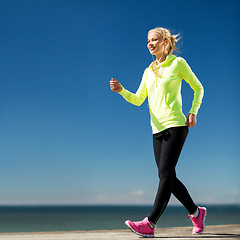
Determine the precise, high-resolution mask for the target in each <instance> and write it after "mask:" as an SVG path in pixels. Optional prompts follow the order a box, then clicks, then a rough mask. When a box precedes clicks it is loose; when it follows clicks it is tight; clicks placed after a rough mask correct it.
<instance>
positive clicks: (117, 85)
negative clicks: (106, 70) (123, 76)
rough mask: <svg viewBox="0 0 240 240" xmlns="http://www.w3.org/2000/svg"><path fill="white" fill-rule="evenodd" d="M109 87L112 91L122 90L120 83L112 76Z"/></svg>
mask: <svg viewBox="0 0 240 240" xmlns="http://www.w3.org/2000/svg"><path fill="white" fill-rule="evenodd" d="M110 88H111V90H112V91H113V92H121V91H122V85H121V84H120V83H119V82H118V81H117V80H115V79H114V78H112V79H111V81H110Z"/></svg>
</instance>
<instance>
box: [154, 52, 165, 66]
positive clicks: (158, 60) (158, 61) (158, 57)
mask: <svg viewBox="0 0 240 240" xmlns="http://www.w3.org/2000/svg"><path fill="white" fill-rule="evenodd" d="M166 58H167V55H166V54H163V55H160V56H157V55H156V62H157V63H158V64H160V63H162V62H164V61H165V60H166Z"/></svg>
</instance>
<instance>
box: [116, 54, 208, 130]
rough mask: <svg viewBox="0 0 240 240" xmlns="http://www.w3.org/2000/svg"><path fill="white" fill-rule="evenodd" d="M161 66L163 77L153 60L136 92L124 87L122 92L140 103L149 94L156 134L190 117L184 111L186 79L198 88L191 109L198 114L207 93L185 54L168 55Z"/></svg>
mask: <svg viewBox="0 0 240 240" xmlns="http://www.w3.org/2000/svg"><path fill="white" fill-rule="evenodd" d="M158 70H159V73H160V75H161V78H160V77H157V76H156V74H155V73H154V72H153V70H152V65H151V64H150V66H149V67H148V68H146V69H145V71H144V74H143V77H142V81H141V84H140V86H139V88H138V90H137V92H136V93H135V94H134V93H131V92H129V91H128V90H126V89H125V88H124V87H122V90H121V92H119V94H121V95H122V96H123V97H124V98H125V99H126V100H127V101H128V102H130V103H132V104H134V105H137V106H140V105H141V104H142V103H143V102H144V100H145V99H146V97H147V96H148V105H149V112H150V116H151V126H152V132H153V134H154V133H158V132H161V131H163V130H165V129H167V128H170V127H177V126H185V124H186V117H185V116H184V114H183V113H182V96H181V85H182V79H184V80H185V81H186V82H187V83H189V85H190V86H191V88H192V89H193V90H194V99H193V102H192V108H191V110H190V111H189V112H190V113H193V114H195V115H197V113H198V109H199V108H200V105H201V103H202V98H203V93H204V90H203V86H202V84H201V83H200V81H199V80H198V79H197V77H196V76H195V74H194V73H193V72H192V70H191V68H190V67H189V65H188V64H187V62H186V61H185V60H184V59H183V58H182V57H176V56H175V55H168V56H167V58H166V60H165V61H164V62H162V64H161V67H160V66H159V67H158Z"/></svg>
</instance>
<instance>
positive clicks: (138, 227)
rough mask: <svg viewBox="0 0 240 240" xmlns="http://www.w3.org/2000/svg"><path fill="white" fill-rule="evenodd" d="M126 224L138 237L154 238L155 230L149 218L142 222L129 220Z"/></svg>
mask: <svg viewBox="0 0 240 240" xmlns="http://www.w3.org/2000/svg"><path fill="white" fill-rule="evenodd" d="M125 224H126V225H127V226H128V227H129V229H130V230H132V231H133V232H134V233H136V234H137V235H140V236H142V237H149V238H151V237H154V228H151V227H150V226H151V224H150V222H149V221H148V218H147V217H146V218H144V219H143V220H142V221H140V222H131V221H129V220H127V221H126V222H125Z"/></svg>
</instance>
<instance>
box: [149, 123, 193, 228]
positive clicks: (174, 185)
mask: <svg viewBox="0 0 240 240" xmlns="http://www.w3.org/2000/svg"><path fill="white" fill-rule="evenodd" d="M187 135H188V127H185V126H184V127H173V128H169V129H166V130H164V131H163V132H161V133H160V136H157V137H156V136H154V137H153V148H154V154H155V159H156V163H157V166H158V174H159V178H160V181H159V187H158V192H157V195H156V199H155V202H154V206H153V209H152V212H151V214H150V215H149V217H148V219H149V221H151V222H153V223H155V224H156V222H157V221H158V219H159V217H160V216H161V215H162V213H163V211H164V210H165V208H166V206H167V204H168V202H169V199H170V196H171V193H172V194H173V195H174V196H175V197H176V198H177V199H178V200H179V201H180V202H181V203H182V204H183V205H184V206H185V208H186V209H187V210H188V212H189V213H190V214H192V213H194V212H195V211H196V210H197V206H196V205H195V204H194V202H193V200H192V198H191V197H190V195H189V193H188V191H187V189H186V187H185V186H184V185H183V184H182V182H181V181H180V180H179V179H178V178H177V177H176V172H175V167H176V165H177V161H178V158H179V156H180V153H181V150H182V147H183V144H184V142H185V139H186V137H187Z"/></svg>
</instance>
